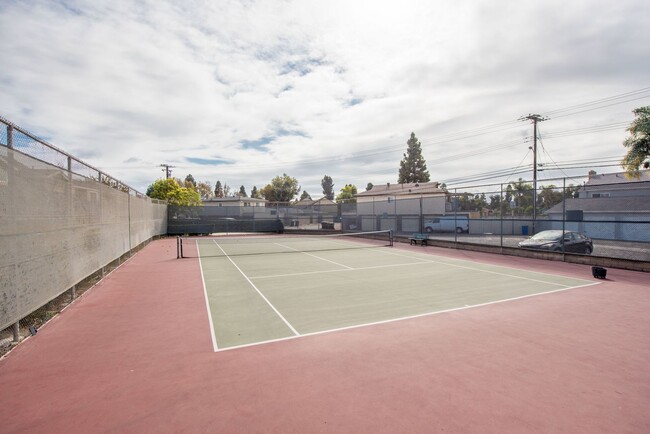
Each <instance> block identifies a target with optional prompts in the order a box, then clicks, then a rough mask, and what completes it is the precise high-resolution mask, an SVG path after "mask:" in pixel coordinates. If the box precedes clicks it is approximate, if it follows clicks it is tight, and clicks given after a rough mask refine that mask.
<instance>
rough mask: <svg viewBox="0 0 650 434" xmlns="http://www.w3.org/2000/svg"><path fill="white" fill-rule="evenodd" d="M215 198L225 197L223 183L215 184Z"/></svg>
mask: <svg viewBox="0 0 650 434" xmlns="http://www.w3.org/2000/svg"><path fill="white" fill-rule="evenodd" d="M214 197H223V187H222V186H221V181H217V183H216V184H214Z"/></svg>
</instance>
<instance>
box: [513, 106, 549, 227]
mask: <svg viewBox="0 0 650 434" xmlns="http://www.w3.org/2000/svg"><path fill="white" fill-rule="evenodd" d="M519 120H520V121H525V120H529V121H531V122H532V123H533V227H532V233H533V234H535V222H536V220H537V123H538V122H543V121H546V120H548V118H547V117H544V116H540V115H533V114H529V115H528V116H522V117H520V118H519Z"/></svg>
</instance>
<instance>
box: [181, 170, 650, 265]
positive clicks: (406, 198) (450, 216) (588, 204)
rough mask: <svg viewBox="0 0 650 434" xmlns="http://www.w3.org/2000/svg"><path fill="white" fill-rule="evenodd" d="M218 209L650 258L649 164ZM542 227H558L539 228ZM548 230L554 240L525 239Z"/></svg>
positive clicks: (296, 226)
mask: <svg viewBox="0 0 650 434" xmlns="http://www.w3.org/2000/svg"><path fill="white" fill-rule="evenodd" d="M534 185H536V188H534V187H533V186H534ZM214 212H215V213H217V214H218V215H220V216H222V217H224V218H225V217H227V218H232V219H240V218H242V219H251V220H255V219H277V220H279V221H280V222H282V224H283V226H284V230H286V231H291V230H332V229H335V230H341V231H343V232H366V231H375V230H392V231H393V232H394V233H395V234H396V236H397V237H402V238H404V239H407V238H409V237H411V236H412V235H413V234H415V233H418V234H424V235H425V236H426V237H427V238H428V239H430V240H440V241H446V242H453V243H466V244H476V245H487V246H499V247H511V248H518V249H519V248H521V249H536V250H543V251H551V252H559V253H570V254H591V255H595V256H601V257H607V258H621V259H630V260H637V261H648V260H650V176H649V175H648V171H642V172H641V174H640V177H639V178H628V177H626V176H625V175H623V174H604V175H596V174H592V175H591V176H589V177H584V178H559V179H551V180H543V181H537V182H533V181H525V180H522V179H519V180H517V181H512V182H508V183H503V184H491V185H474V186H467V187H462V188H454V189H440V191H439V192H438V193H435V194H427V195H409V194H404V195H395V194H391V195H385V196H381V195H378V196H371V197H358V198H357V199H355V200H353V201H347V202H343V203H336V204H332V203H329V204H325V205H308V206H305V205H300V203H268V204H266V205H265V206H264V204H261V205H260V206H258V207H245V206H232V207H226V206H224V207H222V208H218V211H214ZM172 218H173V217H171V215H170V219H172ZM170 221H171V220H170ZM545 231H555V232H554V233H551V234H542V235H540V233H542V232H545ZM565 232H569V234H567V235H565ZM550 236H555V237H556V240H555V241H553V240H552V239H551V240H545V241H543V242H540V243H537V244H535V242H534V241H535V240H533V241H529V242H524V241H527V240H528V239H529V238H531V237H533V238H542V239H543V238H544V237H550ZM565 237H566V239H565Z"/></svg>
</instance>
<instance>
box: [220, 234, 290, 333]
mask: <svg viewBox="0 0 650 434" xmlns="http://www.w3.org/2000/svg"><path fill="white" fill-rule="evenodd" d="M214 243H215V244H216V245H217V247H219V249H220V250H221V251H222V252H223V254H224V255H226V258H228V260H229V261H230V263H231V264H232V265H234V266H235V268H236V269H237V270H238V271H239V272H240V273H241V275H242V276H244V279H246V281H247V282H248V283H249V284H250V285H251V286H252V287H253V289H255V291H257V293H258V294H259V295H260V297H262V298H263V299H264V301H265V302H266V304H268V305H269V306H270V307H271V309H273V312H275V313H276V314H277V315H278V316H279V317H280V319H281V320H282V321H284V323H285V324H286V325H287V327H289V329H291V331H292V332H293V333H294V334H295V335H296V336H300V333H298V331H297V330H296V329H295V328H293V326H292V325H291V324H289V321H287V319H286V318H285V317H284V316H282V314H281V313H280V311H278V310H277V309H276V308H275V306H273V304H271V302H270V301H269V299H268V298H266V297H265V296H264V294H262V292H261V291H260V290H259V289H258V288H257V286H255V284H254V283H253V282H251V280H250V279H249V278H248V276H247V275H246V274H244V272H243V271H242V270H241V268H239V266H238V265H237V264H235V261H233V260H232V258H231V257H230V256H228V254H227V253H226V252H225V251H224V250H223V249H222V248H221V246H220V245H219V243H217V241H216V240H214Z"/></svg>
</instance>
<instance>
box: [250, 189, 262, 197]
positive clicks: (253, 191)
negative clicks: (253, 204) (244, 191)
mask: <svg viewBox="0 0 650 434" xmlns="http://www.w3.org/2000/svg"><path fill="white" fill-rule="evenodd" d="M251 197H252V198H253V199H261V197H260V192H259V191H257V187H256V186H253V189H252V190H251Z"/></svg>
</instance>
